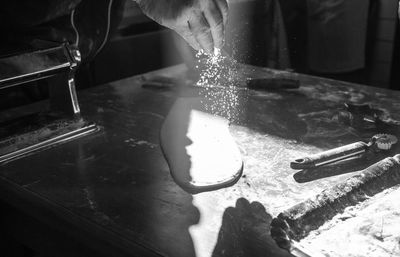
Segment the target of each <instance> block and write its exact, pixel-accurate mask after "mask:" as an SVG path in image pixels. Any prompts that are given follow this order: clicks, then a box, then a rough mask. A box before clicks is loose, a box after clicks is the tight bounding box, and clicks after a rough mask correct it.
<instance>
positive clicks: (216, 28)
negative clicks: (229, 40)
mask: <svg viewBox="0 0 400 257" xmlns="http://www.w3.org/2000/svg"><path fill="white" fill-rule="evenodd" d="M215 1H216V0H210V1H209V2H208V8H206V9H205V11H204V16H205V17H206V18H207V21H208V24H209V25H210V29H211V35H212V38H213V42H214V47H216V48H218V49H221V48H222V47H223V45H224V35H225V24H224V17H223V15H222V12H221V10H220V8H219V6H218V5H217V4H216V2H215Z"/></svg>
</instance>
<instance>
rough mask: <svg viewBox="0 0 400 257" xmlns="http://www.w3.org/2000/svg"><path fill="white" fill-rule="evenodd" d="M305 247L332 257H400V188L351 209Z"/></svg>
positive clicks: (320, 229) (312, 237) (324, 227)
mask: <svg viewBox="0 0 400 257" xmlns="http://www.w3.org/2000/svg"><path fill="white" fill-rule="evenodd" d="M301 243H302V244H304V245H308V246H310V247H312V248H314V249H316V250H319V251H320V252H321V253H323V254H325V255H326V256H329V257H356V256H357V257H358V256H360V257H361V256H371V257H375V256H376V257H393V256H400V186H397V187H396V188H392V189H388V190H385V191H384V192H382V193H379V194H377V195H375V196H374V197H372V198H370V199H368V200H366V201H365V202H363V203H360V204H358V205H357V206H354V207H349V208H347V209H346V210H345V211H344V213H342V214H339V215H337V216H335V217H334V218H333V219H332V220H331V221H329V222H327V223H326V224H324V225H323V226H322V227H320V228H319V229H318V230H316V231H313V232H312V233H311V234H310V235H309V236H308V237H306V238H304V239H303V240H302V241H301Z"/></svg>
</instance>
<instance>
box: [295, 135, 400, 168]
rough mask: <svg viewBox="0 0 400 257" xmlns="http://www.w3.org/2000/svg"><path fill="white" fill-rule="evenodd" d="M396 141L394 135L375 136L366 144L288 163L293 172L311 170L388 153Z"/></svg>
mask: <svg viewBox="0 0 400 257" xmlns="http://www.w3.org/2000/svg"><path fill="white" fill-rule="evenodd" d="M397 141H398V140H397V137H396V136H394V135H390V134H377V135H375V136H373V137H372V138H371V140H370V141H369V142H368V143H365V142H362V141H360V142H356V143H352V144H349V145H345V146H341V147H338V148H334V149H331V150H328V151H325V152H322V153H318V154H314V155H310V156H306V157H303V158H299V159H296V160H295V161H293V162H291V163H290V167H291V168H292V169H295V170H303V169H312V168H316V167H319V166H323V165H327V164H331V163H334V162H338V161H344V160H347V159H352V158H361V157H362V156H363V155H364V154H365V153H367V152H369V151H376V152H377V151H388V150H390V149H391V147H392V146H393V145H394V144H396V143H397Z"/></svg>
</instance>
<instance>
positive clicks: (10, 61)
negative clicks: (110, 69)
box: [0, 40, 98, 163]
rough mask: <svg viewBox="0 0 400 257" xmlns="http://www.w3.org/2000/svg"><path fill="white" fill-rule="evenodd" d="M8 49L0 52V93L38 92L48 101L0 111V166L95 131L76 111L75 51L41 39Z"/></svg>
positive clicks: (96, 129)
mask: <svg viewBox="0 0 400 257" xmlns="http://www.w3.org/2000/svg"><path fill="white" fill-rule="evenodd" d="M9 45H10V46H11V47H3V45H2V47H1V49H0V90H7V91H10V90H14V91H16V92H18V91H17V90H20V91H21V92H22V91H24V90H25V91H24V92H26V91H28V92H31V91H29V90H32V89H37V88H44V89H46V90H47V91H46V92H47V95H48V98H47V99H46V100H45V99H43V100H41V101H32V102H30V103H27V104H26V105H24V106H19V107H10V108H8V109H5V110H2V111H1V112H0V163H4V162H8V161H11V160H14V159H16V158H21V157H24V156H26V155H28V154H32V153H33V152H36V151H39V150H43V149H45V148H49V147H53V146H56V145H58V144H61V143H64V142H67V141H70V140H72V139H75V138H77V137H81V136H83V135H88V134H91V133H93V132H96V131H98V127H97V126H96V125H95V124H94V123H91V122H88V121H86V120H85V119H83V118H82V116H81V112H80V108H79V103H78V98H77V95H76V89H75V79H74V75H75V71H76V68H77V66H78V64H79V62H80V53H79V51H78V49H76V48H74V47H72V46H70V45H68V44H66V43H61V44H60V43H54V42H48V41H43V40H31V41H27V42H23V43H21V44H19V43H18V42H17V43H14V42H13V43H12V44H9ZM6 46H7V45H6ZM39 86H43V87H39ZM3 92H5V91H3Z"/></svg>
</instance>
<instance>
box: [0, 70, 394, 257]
mask: <svg viewBox="0 0 400 257" xmlns="http://www.w3.org/2000/svg"><path fill="white" fill-rule="evenodd" d="M236 75H238V76H237V77H236V78H235V80H234V81H233V83H235V87H232V88H228V89H227V88H224V87H223V86H222V87H214V88H204V87H195V86H193V81H192V80H191V79H190V77H187V73H186V69H185V67H184V66H175V67H171V68H168V69H165V70H161V71H156V72H153V73H149V74H145V75H143V76H138V77H133V78H129V79H125V80H121V81H117V82H114V83H110V84H107V85H103V86H100V87H97V88H92V89H90V90H87V91H82V92H80V95H79V98H80V103H81V109H82V112H83V115H84V116H85V117H86V118H87V119H89V120H91V121H94V122H96V123H97V124H99V125H100V126H101V127H102V130H101V132H99V133H98V134H96V135H91V136H88V137H85V138H82V139H79V140H75V141H73V142H70V143H68V144H65V145H62V146H59V147H56V148H53V149H50V150H46V151H43V152H40V153H37V154H35V155H31V156H28V157H26V158H24V159H20V160H18V161H15V162H11V163H8V164H5V165H3V166H2V167H1V169H0V178H1V180H0V189H2V190H3V191H4V192H6V193H7V195H5V193H4V194H2V195H1V197H2V199H3V200H5V201H8V202H9V203H10V204H12V205H15V206H16V207H18V208H19V209H21V210H23V211H24V212H26V213H29V214H31V215H33V216H36V218H38V219H42V220H43V222H48V223H49V224H50V223H51V219H59V220H61V221H63V222H64V223H65V224H67V225H63V226H61V225H54V226H60V227H62V228H63V231H65V233H68V234H71V235H73V236H75V237H76V238H78V239H79V240H82V242H87V243H88V244H92V247H94V248H98V249H99V251H103V253H105V252H106V251H109V252H111V253H114V254H115V256H123V254H127V255H131V256H144V255H143V254H144V253H146V254H147V255H149V256H170V257H180V256H182V257H194V256H197V257H203V256H204V257H206V256H287V255H288V254H287V253H286V252H285V251H283V250H281V249H279V248H278V247H277V246H276V245H275V243H274V241H273V240H272V239H271V238H270V236H269V225H270V221H271V219H272V217H275V216H276V215H277V214H278V213H279V212H281V211H283V210H285V209H287V208H289V207H291V206H293V205H295V204H296V203H298V202H300V201H302V200H305V199H306V198H308V197H310V196H312V195H315V194H317V193H319V192H320V191H322V190H323V189H324V188H326V187H328V186H331V185H333V184H335V183H339V182H342V181H344V180H345V179H346V178H348V177H349V176H351V175H352V174H341V175H337V176H330V177H327V176H324V175H321V174H315V177H314V178H313V177H311V178H307V181H308V182H304V181H303V182H301V179H300V180H299V179H297V181H296V179H295V178H296V176H295V174H296V171H294V170H292V169H290V167H289V163H290V161H291V160H293V159H294V158H297V157H301V156H303V155H305V154H308V153H316V152H318V151H321V150H326V149H329V148H332V147H336V146H339V145H343V144H346V143H350V142H355V141H358V140H365V139H368V138H369V137H371V136H372V135H373V134H374V133H375V131H357V130H355V129H353V128H351V127H349V126H346V125H344V124H341V123H338V122H337V121H336V120H335V119H333V117H334V116H335V114H336V113H337V112H338V111H339V110H340V109H342V108H343V104H344V103H345V102H350V103H354V104H371V105H372V106H373V107H375V108H378V109H381V110H382V111H383V115H384V117H385V119H387V120H400V93H398V92H394V91H386V90H382V89H376V88H371V87H364V86H358V85H352V84H348V83H344V82H337V81H333V80H325V79H321V78H314V77H308V76H303V75H298V74H291V73H286V72H278V71H273V70H267V69H262V68H256V67H250V66H240V67H239V70H238V72H237V74H236ZM159 76H164V77H168V78H173V79H174V81H176V83H177V86H176V87H175V86H174V85H173V86H172V87H169V88H166V89H162V88H161V89H151V88H142V84H143V81H144V80H149V79H150V80H151V79H152V78H154V77H159ZM254 77H286V78H296V79H299V80H300V81H301V88H300V89H298V90H288V91H274V92H265V91H253V90H246V89H245V79H247V78H254ZM185 96H190V97H193V96H195V97H200V98H203V99H204V102H205V103H207V104H208V105H209V106H205V110H207V111H209V112H215V113H217V114H218V115H221V116H224V117H226V118H229V119H230V120H231V127H230V131H231V134H232V135H233V137H234V139H235V141H236V143H237V144H238V146H239V148H240V150H241V153H242V155H243V160H244V170H243V176H242V178H241V179H240V180H239V181H238V182H237V183H236V184H235V185H233V186H231V187H228V188H225V189H220V190H217V191H212V192H207V193H201V194H196V195H191V194H189V193H187V192H185V191H183V190H182V189H181V188H180V187H179V186H178V185H177V184H176V183H175V182H174V181H173V179H172V177H171V176H170V173H169V169H168V165H167V163H166V161H165V160H164V157H163V155H162V152H161V149H160V146H159V132H160V128H161V126H162V124H163V120H164V118H165V117H166V115H167V114H168V112H169V110H170V108H171V107H172V106H173V104H174V102H175V100H176V99H177V97H185ZM221 99H228V100H229V99H231V102H229V101H228V102H229V103H231V104H230V105H229V106H228V107H226V102H227V101H220V100H221ZM232 99H234V100H232ZM232 103H233V104H232ZM300 175H301V174H300ZM298 181H300V182H298ZM43 212H44V213H47V214H46V215H44V214H43ZM55 224H58V223H55ZM91 238H92V239H93V240H92V241H90V240H89V239H91ZM89 241H90V242H89Z"/></svg>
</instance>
